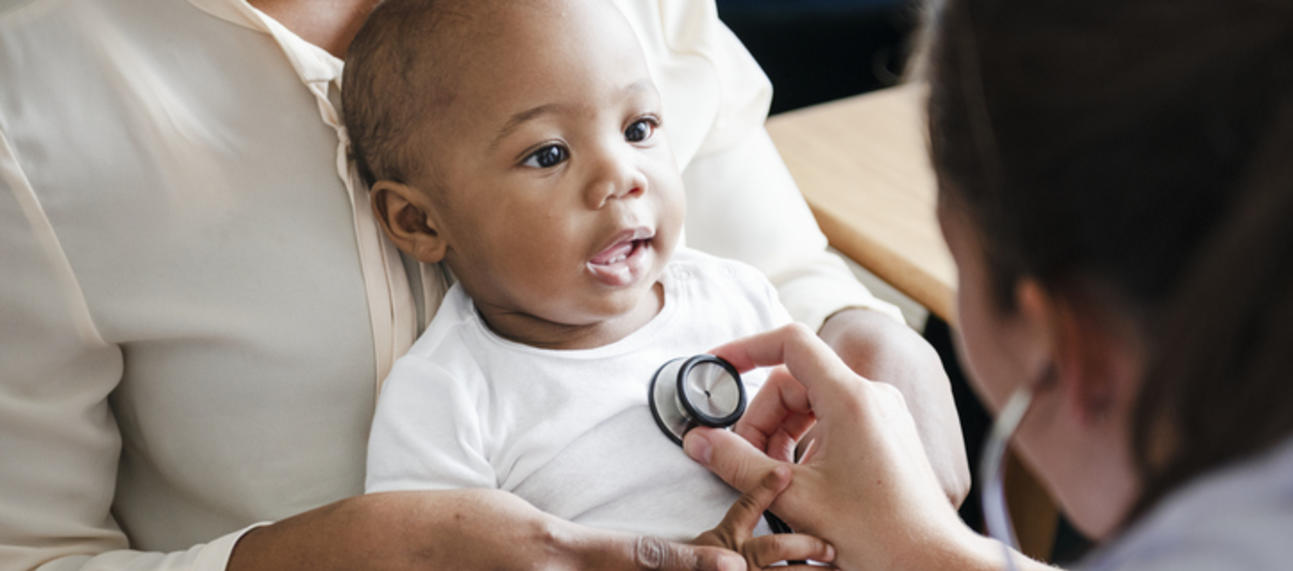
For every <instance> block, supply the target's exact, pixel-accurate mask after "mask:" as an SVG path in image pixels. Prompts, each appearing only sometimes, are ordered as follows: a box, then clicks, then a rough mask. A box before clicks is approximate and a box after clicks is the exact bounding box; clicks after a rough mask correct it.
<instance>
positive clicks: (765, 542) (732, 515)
mask: <svg viewBox="0 0 1293 571" xmlns="http://www.w3.org/2000/svg"><path fill="white" fill-rule="evenodd" d="M789 484H790V470H789V469H786V468H776V469H773V470H771V471H769V472H768V473H767V474H764V475H763V477H762V478H761V479H760V480H759V481H758V483H756V484H755V486H754V489H752V490H750V491H748V492H746V493H745V494H744V495H742V496H741V497H740V499H738V500H737V501H736V503H735V504H732V508H731V509H729V510H728V511H727V515H726V516H725V517H724V518H723V521H722V522H721V523H719V524H718V527H715V528H714V529H711V530H709V531H707V532H705V533H702V534H700V535H699V536H697V537H696V539H693V540H692V541H691V542H692V544H694V545H712V546H716V547H723V548H726V549H730V550H732V551H736V552H737V553H740V554H741V555H743V556H744V557H745V563H746V565H747V566H748V567H749V568H750V569H768V568H771V566H772V565H773V564H775V563H779V562H782V561H803V560H807V559H812V560H814V561H819V562H822V563H830V562H831V561H833V560H834V559H835V548H833V547H831V546H830V544H828V543H826V542H825V541H822V540H821V539H818V538H816V537H813V536H811V535H804V534H800V533H786V534H771V535H761V536H759V537H751V536H752V534H753V533H754V528H755V526H757V525H758V524H759V521H761V520H762V519H763V512H764V511H765V510H767V509H768V507H769V506H771V505H772V501H773V500H775V499H776V498H777V495H778V494H780V493H781V492H782V491H783V490H785V489H786V486H788V485H789ZM801 568H802V569H817V570H820V569H823V568H822V567H809V566H807V565H787V566H781V567H776V569H801Z"/></svg>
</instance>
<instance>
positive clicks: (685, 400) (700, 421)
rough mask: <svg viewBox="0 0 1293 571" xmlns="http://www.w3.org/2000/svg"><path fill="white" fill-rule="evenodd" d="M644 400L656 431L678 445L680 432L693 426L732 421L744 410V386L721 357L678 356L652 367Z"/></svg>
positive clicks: (717, 426) (737, 374)
mask: <svg viewBox="0 0 1293 571" xmlns="http://www.w3.org/2000/svg"><path fill="white" fill-rule="evenodd" d="M648 402H649V403H650V405H651V415H652V416H653V417H655V422H656V424H657V425H658V426H659V427H660V430H661V431H663V432H664V433H665V436H668V437H669V439H670V440H673V441H674V442H675V443H677V444H678V445H682V437H683V435H684V434H686V433H687V431H688V430H691V429H692V428H695V427H697V426H711V427H714V428H726V427H728V426H731V425H732V424H735V423H736V421H737V419H739V418H741V415H742V414H744V413H745V385H744V384H743V383H741V374H740V373H738V372H737V371H736V367H733V366H732V364H731V363H728V362H727V361H725V360H723V359H722V358H721V357H715V356H713V355H696V356H694V357H678V358H676V359H672V360H670V361H668V362H667V363H665V364H664V365H661V366H660V368H659V369H657V370H656V372H655V376H654V377H652V378H651V386H650V387H649V388H648Z"/></svg>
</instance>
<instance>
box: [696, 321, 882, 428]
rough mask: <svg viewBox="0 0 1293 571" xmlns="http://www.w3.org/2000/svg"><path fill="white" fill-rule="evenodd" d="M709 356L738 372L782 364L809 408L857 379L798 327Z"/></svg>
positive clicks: (723, 348) (733, 344)
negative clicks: (724, 362) (796, 382)
mask: <svg viewBox="0 0 1293 571" xmlns="http://www.w3.org/2000/svg"><path fill="white" fill-rule="evenodd" d="M712 352H713V354H714V355H717V356H719V357H722V358H723V359H726V360H727V361H728V362H730V363H731V364H732V366H734V367H736V369H737V370H739V371H748V370H750V369H753V368H754V367H771V366H774V365H781V364H785V365H786V368H787V370H788V371H789V373H790V377H792V378H793V379H794V380H796V381H798V383H799V384H801V385H803V387H804V390H805V392H806V395H807V400H808V403H809V405H810V406H811V405H812V404H815V403H817V402H818V401H819V400H824V401H826V402H829V401H831V400H834V397H835V395H838V394H839V393H840V392H841V391H843V390H846V388H847V387H849V385H850V384H852V383H853V382H854V381H855V380H856V379H857V378H858V377H857V375H856V374H855V373H854V372H853V370H852V369H850V368H849V367H848V365H846V364H844V361H842V360H840V358H839V356H838V355H836V354H835V351H833V350H832V349H831V348H830V346H828V345H827V344H826V342H825V341H822V340H821V339H820V338H818V337H817V335H815V334H814V333H813V332H812V331H810V330H809V329H808V328H807V327H804V326H803V325H799V324H791V325H787V326H784V327H781V328H778V329H774V330H772V331H768V332H766V333H761V334H759V335H754V336H751V337H746V338H744V339H738V340H736V341H733V342H731V343H728V344H726V345H723V346H720V347H718V348H716V349H714V350H713V351H712ZM814 393H820V394H814ZM818 416H820V414H819V415H818Z"/></svg>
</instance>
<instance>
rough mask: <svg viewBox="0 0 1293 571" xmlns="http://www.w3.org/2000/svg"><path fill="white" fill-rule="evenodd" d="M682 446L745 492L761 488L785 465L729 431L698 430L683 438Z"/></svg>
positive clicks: (704, 464) (696, 458)
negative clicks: (762, 481)
mask: <svg viewBox="0 0 1293 571" xmlns="http://www.w3.org/2000/svg"><path fill="white" fill-rule="evenodd" d="M682 447H683V450H686V451H687V455H688V456H690V457H691V459H692V460H695V461H696V462H699V463H700V464H701V465H702V466H704V467H706V468H708V469H709V471H710V472H713V473H714V475H716V476H718V477H719V478H721V479H722V480H723V481H724V482H727V483H728V485H730V486H732V487H733V488H736V489H737V490H740V491H741V492H749V491H751V490H754V489H755V488H757V487H758V486H759V482H760V481H761V480H762V479H763V477H764V476H765V475H767V473H768V472H770V471H772V469H773V468H776V467H777V466H779V465H781V464H782V463H781V462H778V461H776V460H773V459H772V458H769V457H768V456H767V455H766V454H764V453H763V452H761V451H760V450H759V449H757V448H755V447H754V445H752V444H750V443H749V442H748V441H746V440H745V439H744V438H741V437H740V436H737V435H736V433H734V432H731V431H729V430H722V429H716V428H705V427H699V428H694V429H692V430H689V431H687V435H686V436H685V437H683V441H682Z"/></svg>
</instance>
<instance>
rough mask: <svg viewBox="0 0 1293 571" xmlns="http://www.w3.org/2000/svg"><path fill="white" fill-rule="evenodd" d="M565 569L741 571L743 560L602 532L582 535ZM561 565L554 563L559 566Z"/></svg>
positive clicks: (729, 554)
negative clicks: (598, 535)
mask: <svg viewBox="0 0 1293 571" xmlns="http://www.w3.org/2000/svg"><path fill="white" fill-rule="evenodd" d="M575 551H576V552H577V557H575V558H574V561H573V562H572V563H571V565H570V566H569V569H572V570H574V569H612V570H616V569H618V570H625V571H630V570H633V571H637V570H646V571H744V570H745V569H746V565H745V559H744V558H743V557H742V556H740V555H739V554H737V553H735V552H733V551H730V550H728V549H723V548H721V547H712V546H698V545H687V544H683V543H678V542H674V541H669V540H667V539H662V538H659V537H652V536H637V537H634V536H629V535H621V534H610V533H608V534H605V535H602V536H600V537H597V538H584V540H582V541H579V542H578V545H577V547H576V549H575ZM562 567H564V566H558V567H557V568H562Z"/></svg>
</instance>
